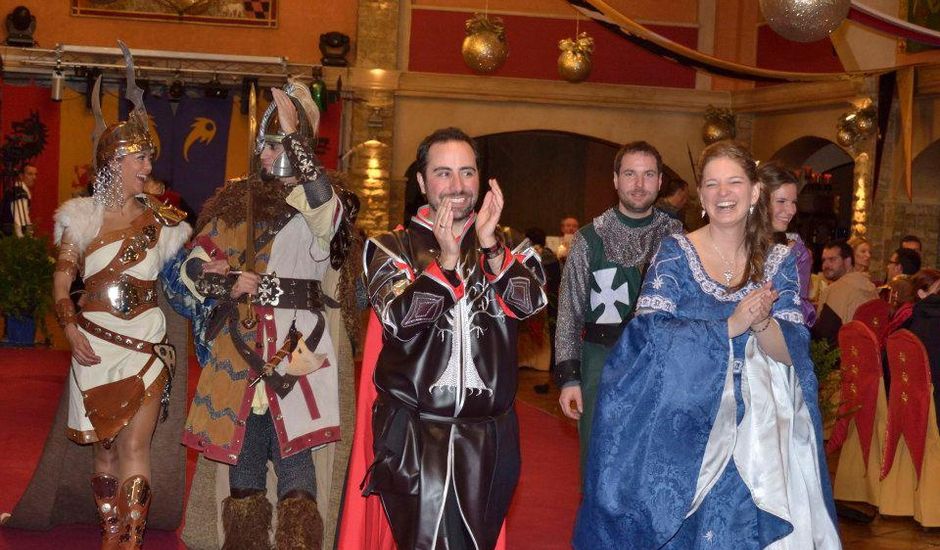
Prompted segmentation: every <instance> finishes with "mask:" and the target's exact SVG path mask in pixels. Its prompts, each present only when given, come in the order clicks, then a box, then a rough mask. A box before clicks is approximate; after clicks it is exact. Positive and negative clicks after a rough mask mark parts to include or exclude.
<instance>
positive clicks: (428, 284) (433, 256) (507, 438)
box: [360, 128, 546, 550]
mask: <svg viewBox="0 0 940 550" xmlns="http://www.w3.org/2000/svg"><path fill="white" fill-rule="evenodd" d="M418 184H419V186H420V187H421V191H422V193H424V195H425V197H426V198H427V201H428V204H427V205H426V206H423V207H421V208H420V209H419V210H418V213H417V215H416V216H415V217H413V218H412V220H411V224H410V225H409V227H408V229H404V230H397V231H394V232H391V233H386V234H384V235H380V236H378V237H375V238H373V239H371V240H369V241H368V242H367V243H366V246H365V252H364V260H365V275H366V280H367V281H368V286H369V298H370V301H371V302H372V307H373V308H374V309H375V313H376V315H377V317H378V319H379V321H381V323H382V325H383V329H384V334H383V340H384V342H383V347H382V350H381V353H380V354H379V358H378V363H377V365H376V370H375V376H374V381H375V385H376V387H377V389H378V397H377V398H376V401H375V404H374V405H373V409H372V410H373V427H374V430H375V438H374V445H373V448H374V450H375V462H374V463H373V465H372V468H371V479H370V480H369V482H368V486H367V487H366V491H365V494H370V493H377V494H378V495H379V496H380V497H381V500H382V504H383V506H384V507H385V512H386V514H387V516H388V519H389V523H390V524H391V528H392V533H393V536H394V538H395V542H396V543H397V545H398V547H399V548H402V549H404V548H435V547H436V548H448V549H454V548H478V549H481V550H486V549H491V548H493V547H494V546H495V544H496V540H497V537H498V535H499V531H500V527H501V526H502V523H503V520H504V518H505V517H506V512H507V511H508V509H509V502H510V500H511V499H512V495H513V492H514V491H515V487H516V482H517V481H518V479H519V467H520V462H519V432H518V424H517V420H516V415H515V411H514V410H513V407H512V404H513V400H514V398H515V393H516V387H517V384H518V375H517V370H518V367H517V365H516V333H517V327H518V324H519V320H521V319H524V318H526V317H528V316H530V315H532V314H534V313H536V312H538V311H539V310H540V309H542V307H544V306H545V302H546V298H545V292H544V290H543V287H542V285H543V284H544V275H543V273H542V268H541V264H540V262H539V257H538V254H537V253H536V252H535V250H533V248H532V247H531V246H530V245H529V244H528V241H524V242H523V243H522V244H521V245H518V246H514V245H513V244H512V243H509V242H505V241H500V239H499V236H500V235H503V234H505V233H503V232H501V231H500V230H499V229H498V228H497V224H498V222H499V218H500V214H501V212H502V208H503V195H502V192H501V191H500V188H499V185H498V184H497V182H496V180H490V191H489V192H487V193H486V196H485V197H484V199H483V204H482V206H481V208H480V210H479V211H478V212H474V206H475V204H476V201H477V195H478V191H479V184H480V182H479V170H478V168H477V152H476V147H475V145H474V142H473V140H472V139H471V138H470V137H469V136H467V135H466V134H465V133H463V132H462V131H460V130H458V129H456V128H446V129H443V130H438V131H436V132H434V133H433V134H431V135H430V136H428V137H426V138H425V139H424V141H423V142H422V143H421V145H420V146H419V148H418ZM364 405H365V406H368V404H364ZM360 406H362V405H360Z"/></svg>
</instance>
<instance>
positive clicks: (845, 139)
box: [836, 98, 878, 149]
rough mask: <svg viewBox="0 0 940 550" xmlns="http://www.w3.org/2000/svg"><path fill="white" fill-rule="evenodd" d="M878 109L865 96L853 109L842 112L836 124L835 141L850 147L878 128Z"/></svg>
mask: <svg viewBox="0 0 940 550" xmlns="http://www.w3.org/2000/svg"><path fill="white" fill-rule="evenodd" d="M877 127H878V111H877V110H876V109H875V104H874V102H872V100H871V99H869V98H865V99H863V100H861V101H859V102H857V103H856V104H855V109H853V110H851V111H849V112H847V113H843V114H842V116H840V117H839V122H838V123H837V124H836V142H837V143H838V144H839V145H841V146H843V147H845V148H846V149H852V148H853V147H855V146H856V145H857V144H858V143H859V142H861V141H863V140H865V138H867V137H868V136H871V135H872V134H874V133H875V132H876V130H877V129H878V128H877Z"/></svg>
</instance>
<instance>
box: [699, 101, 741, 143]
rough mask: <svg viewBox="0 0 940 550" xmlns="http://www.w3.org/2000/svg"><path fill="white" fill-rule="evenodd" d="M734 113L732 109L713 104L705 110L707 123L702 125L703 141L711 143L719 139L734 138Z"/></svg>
mask: <svg viewBox="0 0 940 550" xmlns="http://www.w3.org/2000/svg"><path fill="white" fill-rule="evenodd" d="M734 123H735V120H734V113H732V112H731V109H723V108H719V107H715V106H712V105H709V106H708V109H706V110H705V125H704V126H702V141H704V142H705V145H711V144H712V143H715V142H717V141H724V140H726V139H734V136H735V134H736V132H735V127H734Z"/></svg>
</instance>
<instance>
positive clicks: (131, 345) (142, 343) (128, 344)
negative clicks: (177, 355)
mask: <svg viewBox="0 0 940 550" xmlns="http://www.w3.org/2000/svg"><path fill="white" fill-rule="evenodd" d="M78 326H80V327H82V328H83V329H85V331H86V332H88V333H89V334H93V335H95V336H97V337H98V338H101V339H102V340H105V341H107V342H110V343H112V344H114V345H116V346H121V347H122V348H126V349H129V350H131V351H139V352H141V353H149V354H151V355H156V353H155V352H154V349H153V346H154V344H153V343H151V342H147V341H146V340H137V339H136V338H131V337H130V336H124V335H123V334H120V333H117V332H114V331H113V330H110V329H106V328H104V327H103V326H101V325H99V324H98V323H95V322H94V321H90V320H89V319H88V318H87V317H85V316H84V315H79V316H78ZM166 342H167V340H166V338H164V339H163V342H162V343H164V344H165V343H166Z"/></svg>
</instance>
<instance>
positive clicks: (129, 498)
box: [118, 475, 151, 550]
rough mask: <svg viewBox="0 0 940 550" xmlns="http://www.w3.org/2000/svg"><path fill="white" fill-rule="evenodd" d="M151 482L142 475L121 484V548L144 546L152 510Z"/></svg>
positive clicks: (130, 549)
mask: <svg viewBox="0 0 940 550" xmlns="http://www.w3.org/2000/svg"><path fill="white" fill-rule="evenodd" d="M150 496H151V495H150V482H149V481H147V478H145V477H144V476H142V475H136V476H131V477H129V478H127V479H125V480H124V483H123V484H121V494H120V502H119V503H118V506H119V507H120V509H121V538H120V543H121V546H120V548H121V550H132V549H137V548H140V547H141V546H143V544H144V528H145V527H146V526H147V513H148V512H150Z"/></svg>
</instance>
